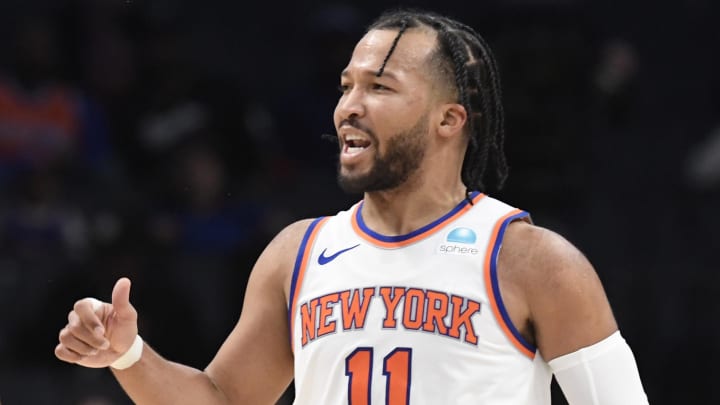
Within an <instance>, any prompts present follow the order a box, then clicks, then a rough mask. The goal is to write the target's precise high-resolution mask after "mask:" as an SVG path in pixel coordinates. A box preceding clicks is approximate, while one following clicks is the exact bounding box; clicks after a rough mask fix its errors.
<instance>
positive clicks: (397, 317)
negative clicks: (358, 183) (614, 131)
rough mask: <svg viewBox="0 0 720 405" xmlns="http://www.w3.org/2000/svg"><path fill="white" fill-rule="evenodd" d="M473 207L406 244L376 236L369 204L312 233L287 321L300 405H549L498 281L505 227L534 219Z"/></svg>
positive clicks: (300, 259) (541, 364)
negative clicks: (365, 215)
mask: <svg viewBox="0 0 720 405" xmlns="http://www.w3.org/2000/svg"><path fill="white" fill-rule="evenodd" d="M470 197H471V199H472V201H473V204H470V203H469V202H468V201H463V202H462V203H460V204H459V205H458V206H457V207H455V208H454V209H453V210H452V211H450V212H449V213H447V214H446V215H444V216H443V217H441V218H439V219H438V220H436V221H434V222H433V223H431V224H429V225H427V226H424V227H422V228H420V229H418V230H416V231H414V232H411V233H409V234H407V235H402V236H385V235H380V234H378V233H376V232H373V231H372V230H370V229H369V228H368V227H367V226H366V225H365V224H364V222H363V220H362V202H360V203H358V204H356V205H355V206H354V207H352V208H351V209H350V210H349V211H343V212H340V213H338V214H337V215H335V216H333V217H328V218H319V219H317V220H315V221H314V222H313V223H312V224H311V225H310V227H309V228H308V231H307V232H306V234H305V237H304V238H303V240H302V243H301V246H300V249H299V252H298V256H297V261H296V265H295V270H294V273H293V278H292V280H293V281H292V286H291V291H290V308H289V316H288V320H289V323H290V331H291V339H292V346H293V352H294V355H295V392H296V397H295V403H296V404H298V405H317V404H351V405H369V404H374V405H381V404H386V405H406V404H413V405H421V404H432V405H437V404H482V405H505V404H506V405H521V404H522V405H536V404H540V405H549V404H550V380H551V375H552V374H551V371H550V369H549V367H548V366H547V363H546V362H545V361H544V360H543V359H541V358H540V355H539V354H538V353H537V351H536V348H535V347H534V346H532V345H531V344H529V343H528V342H526V341H525V340H524V339H523V338H522V336H521V335H520V333H519V332H518V330H517V329H516V328H515V326H513V325H512V323H511V321H510V319H509V317H508V314H507V312H506V310H505V307H504V306H503V302H502V297H501V295H500V291H499V288H498V279H497V274H496V271H497V269H496V261H497V257H498V251H499V249H500V246H501V244H502V238H503V234H504V232H505V229H506V227H507V225H508V224H509V223H510V222H512V221H513V220H516V219H520V218H525V217H527V215H528V214H527V213H526V212H523V211H520V210H517V209H514V208H512V207H510V206H508V205H506V204H504V203H502V202H500V201H498V200H495V199H493V198H491V197H488V196H485V195H484V194H480V193H474V194H472V195H471V196H470Z"/></svg>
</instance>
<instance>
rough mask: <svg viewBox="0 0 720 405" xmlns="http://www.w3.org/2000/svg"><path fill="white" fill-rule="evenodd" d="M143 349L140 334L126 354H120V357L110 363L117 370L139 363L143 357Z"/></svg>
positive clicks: (136, 336)
mask: <svg viewBox="0 0 720 405" xmlns="http://www.w3.org/2000/svg"><path fill="white" fill-rule="evenodd" d="M142 351H143V340H142V338H141V337H140V335H135V341H134V342H133V344H132V346H130V349H128V351H126V352H125V354H123V355H122V356H120V358H118V359H117V360H115V361H114V362H113V363H112V364H110V367H112V368H114V369H116V370H124V369H126V368H128V367H130V366H132V365H133V364H135V363H137V362H138V360H140V357H142Z"/></svg>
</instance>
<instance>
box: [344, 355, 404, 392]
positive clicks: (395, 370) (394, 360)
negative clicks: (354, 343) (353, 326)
mask: <svg viewBox="0 0 720 405" xmlns="http://www.w3.org/2000/svg"><path fill="white" fill-rule="evenodd" d="M411 361H412V349H410V348H407V347H398V348H396V349H395V350H393V351H392V352H390V354H388V355H387V356H385V358H384V359H383V375H384V376H385V378H386V379H387V383H386V387H385V405H408V404H409V403H410V363H411ZM372 367H373V349H372V347H358V348H357V349H355V350H354V351H353V352H352V353H350V355H349V356H347V357H346V358H345V375H346V376H348V404H349V405H369V404H370V397H371V395H370V392H371V389H372V387H371V381H372Z"/></svg>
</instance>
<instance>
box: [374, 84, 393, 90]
mask: <svg viewBox="0 0 720 405" xmlns="http://www.w3.org/2000/svg"><path fill="white" fill-rule="evenodd" d="M372 89H373V90H380V91H386V90H390V88H389V87H387V86H383V85H382V84H380V83H373V84H372Z"/></svg>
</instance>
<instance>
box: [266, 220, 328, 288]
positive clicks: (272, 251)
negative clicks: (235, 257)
mask: <svg viewBox="0 0 720 405" xmlns="http://www.w3.org/2000/svg"><path fill="white" fill-rule="evenodd" d="M318 220H320V218H307V219H301V220H299V221H296V222H293V223H291V224H290V225H288V226H286V227H285V228H283V229H282V230H281V231H280V232H278V233H277V235H275V237H274V238H273V239H272V240H271V241H270V243H269V244H268V245H267V247H266V248H265V250H264V251H263V252H262V254H260V257H259V258H258V259H257V262H256V263H255V267H254V269H253V273H259V274H258V275H257V276H258V277H259V276H264V277H268V278H271V279H273V280H275V283H277V284H278V285H281V286H282V288H283V290H285V293H286V295H287V292H288V291H287V290H288V288H289V285H290V279H291V278H292V270H293V268H294V266H295V260H296V258H297V253H298V250H299V249H300V245H301V244H302V241H303V239H304V238H305V235H306V234H307V233H308V231H309V230H310V228H311V227H313V226H316V224H317V221H318Z"/></svg>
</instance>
